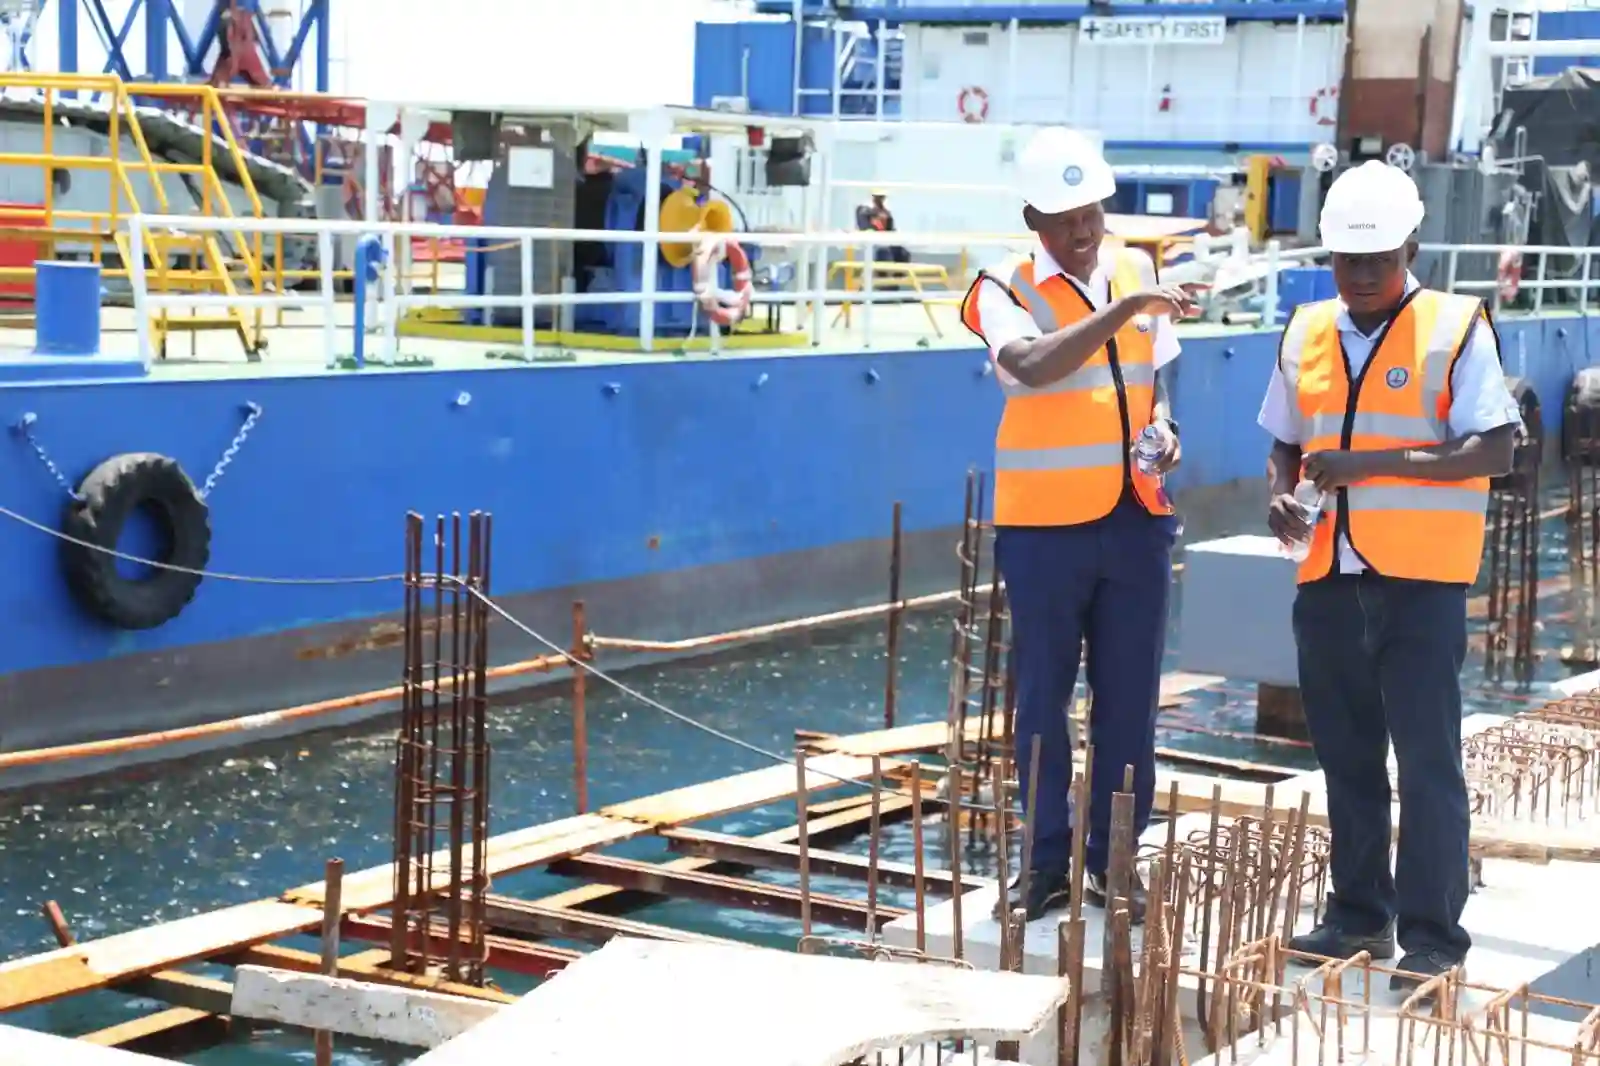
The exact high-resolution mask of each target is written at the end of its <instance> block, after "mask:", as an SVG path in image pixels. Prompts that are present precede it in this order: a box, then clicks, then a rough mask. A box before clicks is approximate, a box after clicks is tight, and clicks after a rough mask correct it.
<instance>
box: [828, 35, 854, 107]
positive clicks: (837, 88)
mask: <svg viewBox="0 0 1600 1066" xmlns="http://www.w3.org/2000/svg"><path fill="white" fill-rule="evenodd" d="M828 35H829V39H830V40H832V41H833V88H832V89H831V90H830V91H829V93H828V95H829V96H831V97H833V117H834V118H835V119H837V118H838V117H839V112H841V111H843V110H844V103H843V101H842V100H840V99H839V97H840V96H842V95H843V94H844V62H845V58H846V55H845V49H847V48H852V47H853V45H854V42H855V38H854V37H849V36H846V35H845V34H843V33H840V32H839V24H838V23H837V22H830V23H829V24H828Z"/></svg>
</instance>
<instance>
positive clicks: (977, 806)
mask: <svg viewBox="0 0 1600 1066" xmlns="http://www.w3.org/2000/svg"><path fill="white" fill-rule="evenodd" d="M445 580H446V581H449V580H451V579H450V578H449V577H448V576H447V577H446V578H445ZM455 581H456V584H458V585H460V587H461V588H462V589H464V590H465V591H466V592H467V593H468V594H469V595H471V596H473V597H475V598H476V599H478V600H479V601H480V602H481V603H482V604H483V605H484V606H485V607H486V608H488V609H489V610H490V611H493V612H494V613H495V614H496V615H498V616H499V617H500V618H502V619H504V620H505V621H507V622H509V623H510V624H511V625H512V627H513V628H515V629H517V630H518V631H520V632H521V633H522V634H523V635H525V636H527V637H529V638H531V639H533V640H534V641H536V642H538V643H539V644H542V645H544V646H545V647H546V648H548V649H550V651H552V652H554V653H555V654H556V655H559V656H561V657H562V658H564V659H566V660H567V662H568V663H569V664H571V665H572V667H573V668H574V669H581V670H584V671H586V672H587V673H588V674H589V675H590V676H592V677H594V678H596V679H597V680H600V681H604V682H606V683H607V684H609V685H611V686H612V687H614V688H616V689H617V690H618V691H619V692H621V693H623V694H624V695H626V696H630V697H632V698H633V699H635V700H638V701H639V702H640V703H642V704H644V705H645V706H646V707H649V708H651V709H652V710H656V711H659V712H660V713H662V714H664V715H666V716H667V717H668V718H671V719H672V720H673V721H675V722H680V723H682V724H683V725H686V726H689V727H690V728H691V729H698V730H699V731H700V732H702V733H704V734H706V735H707V736H710V737H715V738H716V739H718V740H720V741H723V742H724V743H727V744H732V745H733V746H734V747H737V748H742V749H743V750H745V751H748V752H750V753H751V754H754V755H760V756H761V757H763V758H766V759H771V760H772V761H773V762H775V763H779V764H781V765H784V766H794V767H796V768H798V766H799V763H798V762H797V761H796V760H795V759H794V758H792V757H790V756H788V755H784V754H782V753H781V752H776V751H773V750H771V749H770V748H763V747H762V746H761V745H759V744H754V743H751V742H750V741H748V740H745V739H743V738H742V737H736V736H734V735H733V734H731V733H725V732H723V731H722V730H720V729H718V728H717V727H715V726H711V725H707V724H706V723H704V722H701V721H698V720H697V719H695V718H693V717H691V716H690V715H687V714H684V713H683V712H682V711H679V710H674V709H673V708H671V707H668V706H667V705H666V704H664V703H662V702H661V701H660V700H658V699H656V698H655V697H653V696H649V695H646V694H645V693H643V692H640V691H639V690H638V689H636V688H634V687H633V686H632V685H629V684H628V683H627V682H625V681H621V680H619V679H618V678H616V677H613V676H612V675H611V674H609V673H607V672H606V671H604V670H602V669H600V667H598V666H595V665H594V664H593V663H590V662H586V661H585V660H583V659H582V658H580V657H578V656H577V655H574V654H573V653H572V652H571V651H570V650H568V649H567V648H564V647H562V646H561V645H560V644H558V643H557V642H555V641H553V640H551V639H550V638H549V637H547V636H545V635H544V634H543V633H540V632H539V631H538V630H536V629H534V628H533V627H532V626H530V625H528V624H527V623H526V622H524V621H522V619H520V618H518V617H516V616H515V615H513V614H512V613H511V612H510V611H508V610H506V609H505V608H504V607H502V606H500V605H499V604H498V603H496V602H495V601H494V599H493V598H492V597H490V596H488V595H487V594H485V593H484V592H482V591H481V590H479V589H477V588H474V587H472V586H471V585H469V584H467V583H466V582H465V581H463V580H461V579H459V578H458V579H455ZM806 772H807V773H808V774H810V773H814V774H816V775H817V776H819V777H825V778H827V779H828V780H830V781H835V782H837V783H839V784H841V785H855V786H857V787H858V788H863V789H866V790H867V791H868V792H872V791H875V787H874V785H873V783H872V782H871V781H864V780H862V779H861V778H857V777H846V776H844V775H842V774H835V773H830V772H829V771H827V770H823V769H819V768H817V767H815V766H813V765H812V764H811V762H810V761H809V760H808V761H807V763H806ZM895 791H897V792H898V791H899V790H898V789H897V790H895ZM929 799H931V800H934V801H936V802H945V803H948V804H949V805H950V806H959V807H960V809H962V810H969V811H982V812H984V813H987V814H994V813H996V812H997V811H998V808H997V807H995V806H994V805H992V804H981V803H967V802H954V803H953V802H951V801H950V800H949V799H948V798H946V799H945V800H942V801H941V800H940V799H939V796H938V790H937V789H930V790H929ZM1005 813H1007V814H1010V815H1013V816H1015V817H1018V818H1021V817H1023V812H1022V810H1021V809H1019V808H1016V807H1009V806H1008V807H1007V808H1006V810H1005Z"/></svg>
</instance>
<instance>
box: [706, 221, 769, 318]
mask: <svg viewBox="0 0 1600 1066" xmlns="http://www.w3.org/2000/svg"><path fill="white" fill-rule="evenodd" d="M723 259H726V260H727V261H728V270H729V271H730V272H731V273H732V274H733V288H732V289H723V288H719V287H718V286H717V264H718V263H719V262H720V261H721V260H723ZM691 277H692V281H691V286H692V287H693V289H694V295H695V298H696V299H697V300H698V301H699V303H700V309H701V310H702V311H704V312H705V313H706V317H707V318H709V319H711V321H713V322H715V323H716V324H717V325H719V326H723V327H728V326H733V325H736V324H737V323H739V322H740V321H742V320H743V319H744V317H745V316H746V315H748V314H749V313H750V305H751V303H752V302H753V301H754V300H755V284H754V282H753V281H752V279H751V274H750V257H749V256H748V255H746V254H745V251H744V249H743V248H741V247H740V246H739V242H738V241H736V240H734V239H733V238H732V237H720V238H715V239H711V240H705V241H702V242H701V244H700V247H699V248H698V249H696V251H695V257H694V268H693V273H692V275H691Z"/></svg>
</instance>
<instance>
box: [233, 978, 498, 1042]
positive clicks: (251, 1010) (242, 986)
mask: <svg viewBox="0 0 1600 1066" xmlns="http://www.w3.org/2000/svg"><path fill="white" fill-rule="evenodd" d="M499 1010H500V1005H499V1004H497V1003H484V1002H480V1001H479V1000H475V999H464V998H462V997H460V996H449V995H442V994H440V993H438V992H425V991H421V990H419V989H414V988H396V987H394V986H392V985H377V984H370V983H368V982H365V981H351V980H349V979H347V978H343V977H324V976H322V975H320V974H304V973H290V972H288V971H286V970H273V969H268V968H267V967H263V966H240V967H239V968H238V969H237V970H235V971H234V979H233V1011H232V1013H233V1014H234V1015H236V1016H237V1017H240V1018H254V1019H258V1020H260V1021H269V1022H279V1023H281V1024H284V1025H293V1026H298V1027H300V1028H304V1029H324V1030H327V1031H328V1032H330V1033H337V1034H340V1035H342V1036H354V1037H360V1038H362V1039H365V1040H386V1041H388V1042H390V1043H393V1044H401V1045H403V1046H406V1047H423V1048H431V1047H437V1046H439V1045H440V1044H443V1043H445V1042H446V1041H449V1040H453V1039H454V1038H456V1037H458V1036H460V1035H461V1034H462V1033H464V1032H466V1031H467V1030H469V1029H471V1028H472V1027H473V1026H475V1025H477V1024H479V1023H480V1022H483V1021H487V1020H488V1019H490V1018H492V1017H494V1016H495V1014H496V1013H497V1012H498V1011H499Z"/></svg>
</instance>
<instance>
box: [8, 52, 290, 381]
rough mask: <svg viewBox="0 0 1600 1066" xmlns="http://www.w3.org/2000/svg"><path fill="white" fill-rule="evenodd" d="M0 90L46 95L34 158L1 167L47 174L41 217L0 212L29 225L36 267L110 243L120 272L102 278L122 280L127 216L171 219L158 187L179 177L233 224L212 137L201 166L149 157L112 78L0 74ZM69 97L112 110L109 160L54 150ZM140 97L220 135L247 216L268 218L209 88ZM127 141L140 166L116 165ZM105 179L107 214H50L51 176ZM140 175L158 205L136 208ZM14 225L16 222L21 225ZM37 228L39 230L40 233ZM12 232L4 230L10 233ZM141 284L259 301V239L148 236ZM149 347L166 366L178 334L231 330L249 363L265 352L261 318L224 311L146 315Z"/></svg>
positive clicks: (125, 95)
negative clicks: (169, 105) (72, 248)
mask: <svg viewBox="0 0 1600 1066" xmlns="http://www.w3.org/2000/svg"><path fill="white" fill-rule="evenodd" d="M0 89H23V90H33V91H36V92H40V93H42V94H43V98H44V110H43V116H42V118H43V122H42V133H43V145H42V151H40V152H37V153H11V152H0V166H4V165H13V166H25V167H36V168H41V169H42V170H43V172H44V174H45V175H46V179H45V181H44V183H43V185H44V203H43V205H42V206H41V207H38V208H28V207H23V208H13V207H6V208H5V209H4V214H5V215H7V216H10V217H11V218H14V219H18V221H21V220H22V219H24V218H26V219H28V220H30V221H31V222H32V223H33V225H32V226H31V227H30V228H28V229H27V230H26V231H25V232H27V233H35V232H36V233H37V234H38V236H39V240H40V243H41V244H42V245H43V247H42V248H41V251H42V252H43V255H42V258H47V259H48V258H52V257H53V256H54V254H55V249H56V245H58V244H66V243H70V244H74V245H81V244H85V243H88V244H90V245H91V246H92V254H93V256H94V259H95V260H96V261H97V262H98V261H100V260H101V258H102V255H101V253H102V248H103V245H104V244H106V243H109V244H111V245H112V246H113V247H114V248H115V249H116V252H117V254H118V258H119V260H120V263H121V266H119V267H115V268H111V267H108V268H106V269H105V270H104V271H103V273H104V276H106V277H127V276H128V273H129V272H128V264H129V262H130V261H131V259H132V250H131V246H130V245H131V242H130V241H129V239H128V226H129V224H130V216H133V215H141V214H146V213H149V214H162V215H172V214H178V213H180V212H175V211H173V209H172V207H171V205H170V203H169V202H168V197H167V194H166V189H165V187H164V184H163V178H164V176H165V175H167V174H180V175H184V176H185V183H186V184H190V182H189V179H190V178H192V179H193V181H194V182H197V183H198V186H199V187H198V189H195V188H194V186H193V185H192V184H191V185H190V187H191V191H193V192H194V199H195V207H196V208H197V210H196V212H195V214H197V215H199V216H201V217H208V218H236V217H238V216H236V215H235V214H234V211H233V206H232V204H231V202H230V201H229V198H228V195H227V190H226V187H225V186H224V184H223V182H222V179H221V178H220V177H219V176H218V174H217V172H216V169H215V167H214V165H213V162H214V159H213V156H214V152H215V151H216V145H215V144H214V142H213V140H212V138H210V137H202V139H201V157H202V158H201V161H200V162H199V163H172V162H167V161H164V160H157V159H155V158H154V156H153V155H152V154H151V152H150V147H149V143H148V142H147V141H146V139H145V136H144V130H143V129H142V128H141V127H140V124H139V113H138V108H137V106H136V105H135V103H134V100H133V97H132V93H131V92H130V87H129V86H126V85H124V84H123V82H122V80H121V79H120V78H118V77H116V76H114V75H98V76H87V75H75V74H51V73H36V72H18V73H5V74H0ZM67 92H77V93H83V94H90V93H93V94H99V95H101V96H102V97H103V98H104V99H105V100H106V101H107V103H108V105H109V115H108V126H107V131H106V132H107V134H108V138H109V141H110V154H109V156H108V157H107V156H92V157H91V156H71V155H63V154H60V153H58V152H56V151H55V150H54V145H53V143H52V142H53V140H54V137H53V131H54V128H55V126H56V124H57V118H56V115H55V112H56V111H57V110H58V109H62V110H65V109H66V107H67V106H68V102H67V101H64V100H62V99H61V95H62V94H63V93H67ZM137 93H138V95H139V96H140V97H141V98H151V97H154V98H158V99H164V100H171V101H173V102H174V107H175V109H179V108H181V109H183V110H189V111H192V112H193V113H194V119H193V121H194V124H195V125H197V126H198V127H199V128H200V129H201V130H202V131H205V130H216V131H219V134H220V136H221V138H222V141H223V144H222V150H223V151H225V152H227V153H228V155H229V156H230V161H231V162H232V164H233V169H234V171H235V173H236V174H237V175H238V184H239V186H240V188H241V189H242V190H243V191H244V193H245V195H246V197H247V198H248V200H249V204H250V209H251V213H252V214H253V215H254V216H255V217H257V218H260V217H262V215H263V214H264V211H263V209H262V203H261V198H260V195H259V194H258V193H257V191H256V188H255V183H254V182H253V181H252V180H251V178H250V172H249V169H248V167H247V164H246V155H245V153H244V151H243V150H242V149H241V148H240V147H239V144H238V141H237V140H236V139H235V137H234V135H233V126H232V123H231V122H230V121H229V118H228V116H227V115H226V114H225V113H224V111H223V108H222V102H221V99H220V97H219V96H218V94H217V91H216V90H215V89H214V88H212V87H210V86H206V85H144V84H141V85H139V86H137ZM123 133H126V134H127V137H128V139H129V140H131V141H132V142H133V145H134V148H135V150H136V155H137V158H129V159H124V158H122V155H123V142H122V134H123ZM74 169H83V170H104V171H107V172H108V177H109V179H110V180H109V182H108V185H109V187H110V202H109V204H108V205H107V210H105V211H86V210H59V209H56V208H55V206H54V203H53V201H54V199H55V182H54V181H52V180H51V179H50V177H49V175H52V174H54V173H55V172H57V171H62V170H65V171H68V172H70V171H72V170H74ZM141 174H142V175H144V176H145V178H146V179H147V181H148V184H149V188H150V190H151V195H152V196H153V198H154V200H155V202H154V203H151V204H145V203H142V202H141V200H140V197H139V194H138V189H137V188H136V186H135V183H134V182H133V181H132V180H131V176H132V175H141ZM19 216H21V217H20V218H19ZM41 224H42V225H41ZM10 228H11V227H4V226H0V229H7V230H9V229H10ZM142 237H143V245H144V258H145V264H144V266H145V277H146V283H147V286H148V288H149V291H150V292H151V293H196V294H204V295H213V296H222V297H237V296H239V295H240V292H241V289H243V290H244V291H248V292H253V293H257V294H259V293H261V292H263V291H264V289H265V277H264V275H263V271H262V259H263V256H262V241H261V234H260V233H254V234H246V233H244V232H243V231H242V230H227V231H204V232H173V231H170V230H164V231H163V230H155V229H147V230H146V231H145V232H144V233H143V234H142ZM32 274H33V268H31V267H4V268H0V278H4V279H6V280H10V279H12V278H15V277H18V276H25V277H28V278H30V279H31V275H32ZM151 324H152V327H153V328H152V341H153V343H154V346H155V348H156V350H157V351H158V352H159V353H160V354H161V355H162V356H163V357H164V356H165V354H166V348H167V340H168V338H169V337H170V336H171V334H173V333H176V332H186V333H195V332H199V331H202V330H230V331H232V332H234V333H235V334H237V335H238V337H239V342H240V344H241V346H242V347H243V349H244V353H245V356H246V358H249V359H252V360H254V359H258V358H259V357H260V352H261V350H262V349H263V348H264V347H265V338H264V336H263V328H262V313H261V311H260V310H259V309H246V308H242V307H238V306H231V305H226V304H224V305H223V306H221V307H220V308H219V307H208V308H203V309H197V313H194V314H189V315H184V314H181V313H180V314H176V315H175V314H173V313H172V312H171V311H169V310H167V309H165V308H163V309H161V310H160V311H158V312H157V313H156V314H155V315H153V316H152V323H151Z"/></svg>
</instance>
